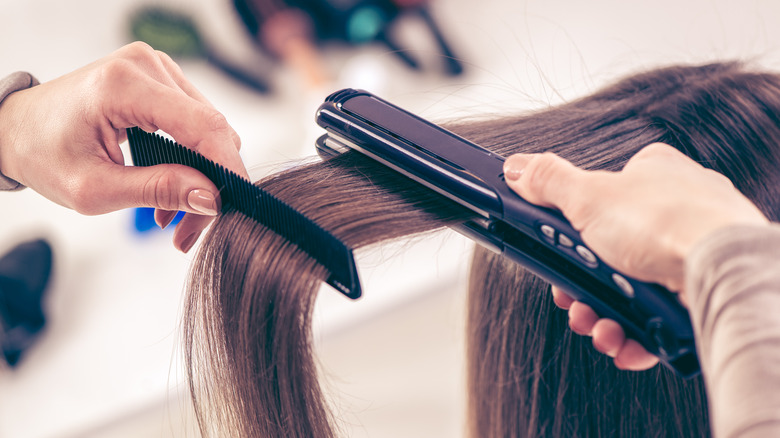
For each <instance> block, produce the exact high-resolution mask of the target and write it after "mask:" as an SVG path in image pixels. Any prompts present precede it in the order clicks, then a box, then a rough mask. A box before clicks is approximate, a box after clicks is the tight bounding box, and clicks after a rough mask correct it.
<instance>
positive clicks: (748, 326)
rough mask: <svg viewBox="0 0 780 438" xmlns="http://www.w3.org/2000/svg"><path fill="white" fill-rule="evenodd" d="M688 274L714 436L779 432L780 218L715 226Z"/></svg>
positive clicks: (694, 255)
mask: <svg viewBox="0 0 780 438" xmlns="http://www.w3.org/2000/svg"><path fill="white" fill-rule="evenodd" d="M686 279H687V281H686V294H687V296H688V298H689V303H690V306H691V308H690V310H691V316H692V319H693V324H694V329H695V330H696V334H697V343H698V345H697V348H698V352H699V357H700V360H701V365H702V370H703V373H704V377H705V381H706V384H707V391H708V396H709V402H710V413H711V415H710V417H711V418H712V423H713V430H714V432H715V434H716V436H717V437H719V438H724V437H736V436H739V437H744V436H756V437H759V436H760V437H765V436H780V390H778V388H780V225H776V224H775V225H771V226H735V227H730V228H726V229H723V230H721V231H718V232H716V233H714V234H713V235H712V236H710V237H709V238H707V239H706V240H705V241H703V242H701V243H700V244H699V245H697V246H696V247H695V248H694V250H693V251H692V252H691V254H690V256H689V257H688V263H687V266H686Z"/></svg>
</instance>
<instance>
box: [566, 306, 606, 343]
mask: <svg viewBox="0 0 780 438" xmlns="http://www.w3.org/2000/svg"><path fill="white" fill-rule="evenodd" d="M598 319H599V317H598V315H596V312H594V311H593V309H591V308H590V306H588V305H587V304H583V303H581V302H579V301H575V302H573V303H572V304H571V307H569V327H571V329H572V331H573V332H574V333H577V334H580V335H585V336H590V334H591V331H592V330H593V326H594V325H595V324H596V321H598Z"/></svg>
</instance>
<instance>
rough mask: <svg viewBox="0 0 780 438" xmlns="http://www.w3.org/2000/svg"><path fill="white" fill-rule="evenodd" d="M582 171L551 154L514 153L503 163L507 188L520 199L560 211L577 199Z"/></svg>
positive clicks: (565, 209)
mask: <svg viewBox="0 0 780 438" xmlns="http://www.w3.org/2000/svg"><path fill="white" fill-rule="evenodd" d="M583 174H584V171H583V170H581V169H578V168H577V167H575V166H574V165H573V164H571V163H570V162H568V161H566V160H564V159H563V158H560V157H558V156H556V155H554V154H550V153H544V154H531V155H529V154H515V155H512V156H510V157H509V158H508V159H507V160H506V161H505V162H504V175H505V178H506V181H507V184H508V185H509V187H510V188H511V189H512V190H514V191H515V192H517V194H519V195H520V196H521V197H523V199H525V200H527V201H528V202H531V203H533V204H537V205H541V206H543V207H554V208H558V209H559V210H561V211H563V212H564V214H565V213H566V211H567V210H568V208H567V206H568V205H569V204H570V203H571V202H572V201H573V200H576V199H578V198H579V196H578V195H577V193H578V192H577V191H576V190H575V189H578V188H579V187H580V185H581V180H582V175H583Z"/></svg>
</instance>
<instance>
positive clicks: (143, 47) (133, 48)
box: [122, 41, 156, 58]
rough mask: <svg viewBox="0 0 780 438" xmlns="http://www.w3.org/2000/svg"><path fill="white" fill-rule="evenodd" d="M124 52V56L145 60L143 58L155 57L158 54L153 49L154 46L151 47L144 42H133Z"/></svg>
mask: <svg viewBox="0 0 780 438" xmlns="http://www.w3.org/2000/svg"><path fill="white" fill-rule="evenodd" d="M122 51H123V54H126V55H128V56H130V57H131V58H136V57H140V58H143V57H149V56H154V54H155V52H156V51H155V50H154V48H152V46H150V45H149V44H147V43H145V42H143V41H135V42H132V43H130V44H128V45H126V46H125V47H124V48H123V50H122Z"/></svg>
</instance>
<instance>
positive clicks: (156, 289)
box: [0, 0, 780, 438]
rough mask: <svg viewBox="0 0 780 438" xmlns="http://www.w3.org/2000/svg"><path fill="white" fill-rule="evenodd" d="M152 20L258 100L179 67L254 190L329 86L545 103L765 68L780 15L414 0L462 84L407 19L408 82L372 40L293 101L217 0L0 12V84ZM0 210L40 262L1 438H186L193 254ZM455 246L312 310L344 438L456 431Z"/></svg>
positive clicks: (97, 222)
mask: <svg viewBox="0 0 780 438" xmlns="http://www.w3.org/2000/svg"><path fill="white" fill-rule="evenodd" d="M151 5H157V6H167V7H171V8H175V9H176V10H177V11H180V12H183V13H186V14H188V15H189V16H190V17H192V19H193V20H194V22H195V23H196V24H197V27H198V31H199V33H200V34H201V36H202V38H203V40H204V41H207V42H208V44H209V45H210V46H211V47H212V48H213V50H214V51H215V52H216V53H218V54H219V55H220V56H221V57H223V58H226V59H228V60H230V61H231V62H233V63H235V64H237V65H239V66H241V67H242V68H244V69H247V70H249V71H251V72H253V73H254V74H256V75H258V76H259V77H261V78H263V79H264V80H266V81H268V84H270V85H271V88H272V90H273V92H272V93H265V94H264V93H258V92H255V91H252V90H251V89H249V88H247V87H245V86H243V85H241V84H239V83H237V82H236V81H234V80H232V79H231V78H230V77H228V76H226V75H225V74H224V73H222V72H221V71H220V70H219V69H217V68H214V67H213V66H212V65H211V64H209V63H208V62H206V61H204V60H202V59H198V58H194V57H189V58H177V60H178V61H179V62H180V64H181V66H182V68H183V69H184V72H185V74H187V75H188V76H189V78H190V79H191V80H192V81H193V82H194V83H195V84H196V86H198V87H199V88H200V89H201V91H203V93H204V94H205V95H206V96H207V97H208V98H209V99H210V100H211V101H212V102H213V103H214V105H215V106H216V107H217V108H218V109H220V110H221V111H222V112H223V113H224V114H225V115H226V116H227V118H228V120H229V121H230V122H231V124H232V125H233V126H234V128H235V129H236V130H237V131H238V133H239V134H240V135H241V137H242V139H243V145H244V146H243V149H242V155H243V157H244V161H245V162H246V164H247V167H249V169H250V173H251V174H252V176H253V178H259V177H261V176H263V175H265V174H267V173H269V172H271V171H273V170H274V169H279V168H280V167H283V166H288V165H290V162H291V160H300V159H302V158H305V157H308V156H311V155H313V153H314V149H313V140H314V139H315V138H316V137H317V135H318V134H319V130H318V128H317V127H316V126H315V124H314V122H313V115H314V109H315V108H316V106H317V105H318V104H319V103H320V102H321V101H322V99H323V98H324V97H325V96H326V95H327V94H328V92H330V91H333V90H335V89H337V88H341V87H360V88H366V89H369V90H371V91H373V92H375V93H377V94H379V95H381V96H383V97H385V98H387V99H389V100H391V101H394V102H396V103H398V104H399V105H401V106H403V107H406V108H408V109H410V110H412V111H414V112H417V113H418V114H420V115H422V116H423V117H426V118H429V119H433V120H444V119H450V118H458V117H464V116H467V115H475V114H486V115H490V114H501V113H504V112H506V111H510V110H519V109H532V108H540V107H544V106H546V105H550V104H555V103H559V102H562V101H566V100H568V99H571V98H573V97H576V96H578V95H582V94H584V93H586V92H589V91H593V90H594V89H596V88H597V87H598V86H599V85H601V84H603V83H606V82H609V81H610V80H611V79H614V78H615V77H618V76H620V75H622V74H624V73H627V72H631V71H636V70H638V69H641V68H644V67H650V66H658V65H663V64H669V63H675V62H704V61H707V60H716V59H729V58H739V59H745V60H753V61H756V62H760V63H761V64H763V65H766V66H768V67H775V68H780V50H779V48H778V44H777V42H778V41H780V29H778V27H777V26H776V25H775V23H776V22H777V21H778V20H780V4H777V3H776V2H770V1H752V2H751V1H746V2H733V1H728V0H723V1H713V0H691V1H686V2H680V1H672V0H659V1H655V2H623V1H620V0H591V1H574V0H528V1H519V0H486V1H481V2H475V1H472V0H431V2H430V10H431V11H432V15H433V17H434V18H435V20H436V22H437V23H438V24H439V25H440V27H441V29H442V31H443V33H444V35H445V37H446V39H447V41H448V42H449V43H450V45H451V46H452V48H453V50H454V52H455V54H456V55H457V56H458V59H460V60H461V62H462V64H463V66H464V71H463V74H461V75H458V76H448V75H445V74H442V64H441V57H440V55H439V51H438V49H437V48H436V46H435V44H433V42H432V39H431V37H430V33H429V32H428V29H427V28H426V26H425V25H424V24H423V22H422V21H420V20H419V19H415V18H414V17H408V19H404V20H401V21H399V22H398V23H397V26H396V27H395V28H394V31H393V35H394V37H395V38H396V39H397V41H398V44H399V45H400V46H401V47H403V48H408V50H409V51H408V53H410V54H411V55H413V56H414V57H415V58H416V59H418V60H419V61H420V63H421V64H422V66H423V69H422V71H413V70H412V69H410V68H408V67H407V66H405V65H404V63H403V62H402V61H401V60H400V58H399V57H398V56H396V55H394V54H392V53H391V51H390V50H389V49H388V47H387V46H386V45H383V44H380V43H377V44H367V45H362V46H360V47H345V46H344V45H340V44H329V45H327V46H325V47H324V48H323V52H322V53H323V56H324V59H325V60H326V65H327V66H328V68H329V69H330V71H331V73H332V77H333V78H332V80H331V81H330V82H328V83H327V84H326V85H323V86H319V87H307V86H305V85H304V84H302V83H301V81H299V80H298V79H297V78H296V76H295V75H294V74H291V72H290V70H289V68H285V67H283V66H279V65H276V64H274V63H272V62H271V61H270V60H269V59H268V58H267V57H264V56H261V55H259V54H258V51H257V49H256V47H254V46H253V44H252V42H251V40H250V38H249V36H248V34H247V33H246V31H245V30H244V29H243V27H242V23H241V21H240V20H239V18H238V17H237V15H236V14H235V12H234V11H233V10H232V9H231V8H232V2H230V1H228V0H195V1H184V0H180V1H173V0H168V1H158V2H150V1H143V0H116V1H111V2H105V1H95V0H73V1H70V2H61V1H55V0H30V1H24V2H19V1H13V0H2V1H0V11H2V12H1V14H2V17H3V20H2V21H3V25H2V26H0V57H1V59H2V60H3V62H2V69H0V70H1V71H0V74H2V75H5V74H8V73H11V72H12V71H15V70H26V71H30V72H32V73H33V74H35V75H36V76H37V77H38V78H39V79H40V80H42V81H47V80H51V79H53V78H55V77H57V76H59V75H62V74H64V73H66V72H69V71H71V70H74V69H76V68H78V67H80V66H82V65H85V64H87V63H89V62H91V61H93V60H95V59H97V58H99V57H102V56H104V55H106V54H108V53H110V52H111V51H112V50H115V49H116V48H118V47H120V46H121V45H123V44H125V43H127V42H129V41H130V39H131V37H130V36H129V20H130V17H131V16H132V15H133V14H134V13H136V12H137V11H138V10H139V8H143V7H148V6H151ZM52 104H63V103H52ZM0 195H1V196H0V206H2V207H0V211H2V214H0V250H4V249H7V248H9V247H11V246H12V245H13V244H15V243H17V242H19V241H21V240H24V239H26V238H32V237H41V236H42V237H46V238H48V239H49V240H50V241H51V243H52V245H53V246H54V252H55V272H54V277H53V281H52V284H51V287H50V289H49V291H48V295H47V301H46V306H47V310H48V314H49V322H48V325H47V328H46V331H45V332H44V334H43V336H42V337H41V338H40V339H39V341H38V343H37V344H36V345H35V346H34V347H33V348H32V349H31V350H30V351H29V352H28V353H27V355H26V357H25V358H24V360H23V362H22V363H21V364H20V365H19V366H18V367H17V369H14V370H9V369H0V436H3V437H22V438H24V437H30V438H32V437H36V438H38V437H39V438H49V437H50V438H55V437H57V438H60V437H125V436H127V437H136V436H166V437H167V436H193V434H192V431H191V430H192V422H191V415H190V413H189V411H188V409H187V406H188V405H187V393H186V391H185V389H184V386H183V382H184V380H183V378H184V377H183V373H182V371H181V361H180V359H179V351H178V350H177V327H178V326H177V319H178V317H179V313H178V312H179V308H180V299H181V296H182V294H181V290H182V281H183V278H184V276H185V272H186V269H187V264H188V261H189V260H190V257H191V256H189V255H182V254H179V253H177V252H176V251H175V250H174V249H173V247H172V245H171V244H170V238H171V233H170V230H168V231H167V232H161V231H159V230H149V231H145V232H139V231H138V229H137V228H138V227H139V226H140V227H141V228H143V226H142V225H137V224H136V222H135V220H136V215H137V212H135V211H122V212H117V213H113V214H109V215H105V216H100V217H83V216H80V215H78V214H76V213H74V212H72V211H68V210H66V209H64V208H61V207H59V206H56V205H53V204H52V203H50V202H49V201H46V200H44V199H43V198H42V197H40V196H38V195H37V194H35V193H33V192H32V191H29V190H26V191H23V192H19V193H2V194H0ZM469 245H470V244H469V243H468V242H465V241H464V239H462V238H460V237H459V236H456V235H453V234H451V233H443V234H439V235H437V236H434V237H430V238H425V239H417V240H415V241H413V242H411V243H409V242H404V243H403V244H400V245H395V246H390V247H384V248H380V249H376V250H373V251H369V252H368V253H365V254H362V255H361V266H360V269H361V274H362V275H363V277H364V282H365V284H366V291H365V295H366V296H365V298H364V299H363V300H362V301H360V302H357V303H353V302H348V301H346V300H345V299H343V298H342V297H340V296H338V294H336V293H323V294H322V295H321V298H320V303H319V313H318V322H317V326H316V330H317V332H316V333H317V334H316V337H317V340H318V348H319V350H320V356H321V358H322V362H323V367H324V369H325V370H326V373H327V374H328V376H329V377H328V383H327V385H328V390H329V391H330V392H331V393H332V394H333V397H334V398H335V399H336V400H337V403H338V405H339V406H340V412H342V413H343V418H344V419H345V424H346V425H347V426H348V427H349V429H350V433H351V435H350V436H372V437H384V436H388V437H390V436H407V437H415V436H419V437H431V436H442V437H445V436H446V437H453V436H460V435H462V431H463V430H464V427H463V415H462V412H463V406H464V397H465V394H464V388H463V385H462V376H463V372H464V369H463V363H464V361H463V351H462V350H463V347H462V338H463V336H462V333H461V329H462V321H463V314H462V311H463V303H462V301H463V296H464V290H465V288H464V282H465V271H466V266H467V257H466V255H465V254H466V253H467V251H468V249H469Z"/></svg>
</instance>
